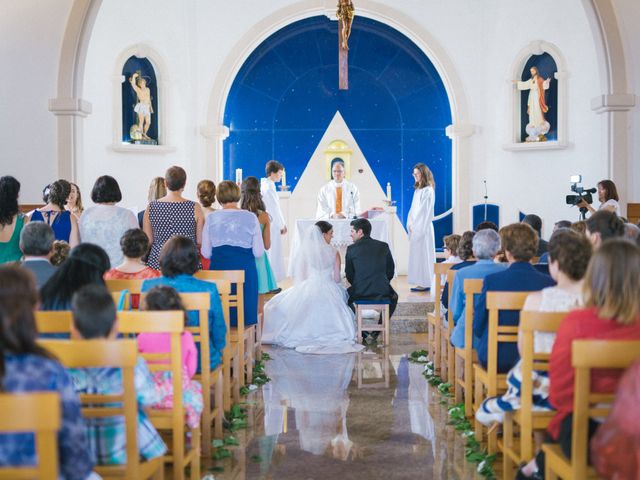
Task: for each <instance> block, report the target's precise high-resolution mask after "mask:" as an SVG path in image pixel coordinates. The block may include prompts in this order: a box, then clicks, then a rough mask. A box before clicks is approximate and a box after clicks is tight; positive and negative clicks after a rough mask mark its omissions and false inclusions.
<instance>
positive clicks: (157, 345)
mask: <svg viewBox="0 0 640 480" xmlns="http://www.w3.org/2000/svg"><path fill="white" fill-rule="evenodd" d="M143 303H144V305H143V308H144V310H182V311H184V319H185V325H186V323H187V312H186V310H185V308H184V306H183V305H182V301H181V300H180V294H179V293H178V292H177V291H176V290H175V289H174V288H171V287H167V286H166V285H159V286H157V287H153V288H152V289H151V290H149V292H148V293H147V294H146V296H145V299H144V302H143ZM138 349H139V350H140V352H142V353H169V352H170V350H171V338H170V336H169V334H168V333H141V334H140V335H138ZM197 365H198V350H197V349H196V344H195V342H194V340H193V336H192V335H191V332H184V333H183V334H182V402H183V405H184V409H185V412H186V423H187V425H188V426H189V427H191V428H195V427H197V426H198V425H199V424H200V415H201V414H202V409H203V400H202V386H201V385H200V383H198V382H197V381H195V380H194V379H193V376H194V375H195V373H196V367H197ZM153 380H154V382H155V384H156V388H157V389H158V390H159V391H160V393H161V397H162V398H161V400H160V401H159V402H158V403H157V404H156V405H155V408H166V409H170V408H173V383H172V382H171V373H170V372H154V373H153Z"/></svg>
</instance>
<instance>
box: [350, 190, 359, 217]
mask: <svg viewBox="0 0 640 480" xmlns="http://www.w3.org/2000/svg"><path fill="white" fill-rule="evenodd" d="M351 208H353V217H351V218H352V219H353V220H355V219H357V218H358V214H357V213H356V199H355V198H354V197H353V190H351Z"/></svg>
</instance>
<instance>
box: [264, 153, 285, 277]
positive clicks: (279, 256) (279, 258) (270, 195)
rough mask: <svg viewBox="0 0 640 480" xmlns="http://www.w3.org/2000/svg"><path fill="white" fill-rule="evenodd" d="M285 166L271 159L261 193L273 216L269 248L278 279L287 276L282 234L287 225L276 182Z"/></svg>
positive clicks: (269, 212) (274, 271) (270, 260)
mask: <svg viewBox="0 0 640 480" xmlns="http://www.w3.org/2000/svg"><path fill="white" fill-rule="evenodd" d="M283 172H284V166H283V165H282V164H281V163H280V162H277V161H276V160H270V161H269V162H267V165H266V167H265V173H266V175H267V178H263V179H262V183H261V185H260V193H262V200H263V201H264V206H265V207H266V209H267V213H268V214H269V217H270V218H271V223H270V228H271V230H270V231H271V248H269V250H267V256H268V257H269V263H270V264H271V270H273V274H274V276H275V277H276V281H278V282H279V281H281V280H283V279H284V278H285V277H286V276H287V273H286V270H285V268H284V245H283V238H282V235H285V234H286V233H287V225H286V222H285V220H284V215H283V214H282V209H281V208H280V198H279V197H278V192H277V190H276V182H279V181H280V180H282V173H283Z"/></svg>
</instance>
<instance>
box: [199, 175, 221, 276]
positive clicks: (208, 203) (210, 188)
mask: <svg viewBox="0 0 640 480" xmlns="http://www.w3.org/2000/svg"><path fill="white" fill-rule="evenodd" d="M196 195H197V196H198V202H199V203H200V207H201V208H202V215H204V218H205V219H206V218H207V215H209V214H210V213H213V212H215V211H216V208H215V207H214V206H213V204H214V203H215V201H216V184H215V183H213V182H212V181H211V180H200V181H199V182H198V185H197V186H196ZM201 261H202V269H203V270H209V266H210V263H211V262H210V260H209V259H208V258H204V257H202V258H201Z"/></svg>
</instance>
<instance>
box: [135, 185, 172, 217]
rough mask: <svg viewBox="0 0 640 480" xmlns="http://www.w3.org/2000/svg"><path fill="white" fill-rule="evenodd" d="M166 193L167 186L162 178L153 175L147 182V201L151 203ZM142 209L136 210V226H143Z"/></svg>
mask: <svg viewBox="0 0 640 480" xmlns="http://www.w3.org/2000/svg"><path fill="white" fill-rule="evenodd" d="M166 194H167V187H166V186H165V184H164V178H162V177H155V178H154V179H153V180H151V183H150V184H149V192H148V194H147V203H151V202H153V201H155V200H158V199H159V198H162V197H164V196H165V195H166ZM144 212H146V208H145V209H144V210H140V211H139V212H138V226H139V227H140V228H144Z"/></svg>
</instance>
